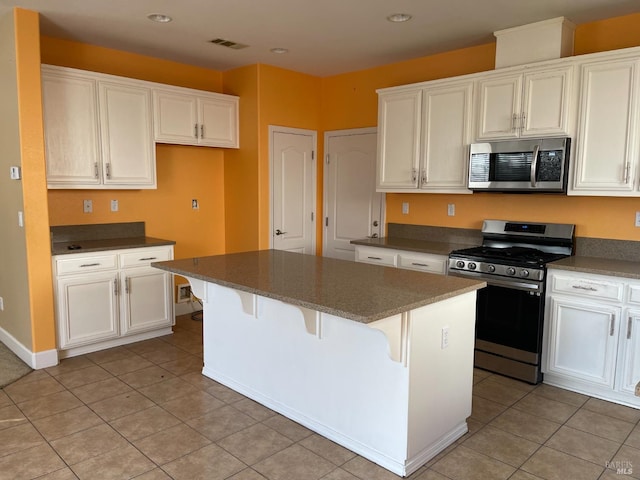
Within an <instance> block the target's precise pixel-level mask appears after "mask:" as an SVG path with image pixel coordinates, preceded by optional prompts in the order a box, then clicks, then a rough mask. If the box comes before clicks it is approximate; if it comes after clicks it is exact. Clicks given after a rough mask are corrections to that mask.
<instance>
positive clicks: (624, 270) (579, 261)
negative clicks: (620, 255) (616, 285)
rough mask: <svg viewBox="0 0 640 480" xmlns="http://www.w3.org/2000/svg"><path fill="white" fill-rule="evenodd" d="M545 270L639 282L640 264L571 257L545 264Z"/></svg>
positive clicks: (606, 259)
mask: <svg viewBox="0 0 640 480" xmlns="http://www.w3.org/2000/svg"><path fill="white" fill-rule="evenodd" d="M547 269H556V270H565V271H571V272H580V273H590V274H594V275H605V276H609V277H620V278H630V279H635V280H640V262H630V261H627V260H615V259H610V258H603V257H584V256H575V255H574V256H572V257H567V258H563V259H561V260H556V261H555V262H551V263H549V264H547Z"/></svg>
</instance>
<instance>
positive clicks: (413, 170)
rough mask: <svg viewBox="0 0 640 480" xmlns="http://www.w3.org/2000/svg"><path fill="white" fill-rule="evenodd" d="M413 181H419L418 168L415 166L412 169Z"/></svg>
mask: <svg viewBox="0 0 640 480" xmlns="http://www.w3.org/2000/svg"><path fill="white" fill-rule="evenodd" d="M411 181H412V182H417V181H418V170H416V169H415V168H412V169H411Z"/></svg>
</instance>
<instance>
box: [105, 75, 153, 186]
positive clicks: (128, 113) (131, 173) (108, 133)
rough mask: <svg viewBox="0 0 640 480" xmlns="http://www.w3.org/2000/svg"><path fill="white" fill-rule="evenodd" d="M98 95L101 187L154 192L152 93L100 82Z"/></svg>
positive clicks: (140, 88) (143, 89)
mask: <svg viewBox="0 0 640 480" xmlns="http://www.w3.org/2000/svg"><path fill="white" fill-rule="evenodd" d="M99 93H100V103H99V105H100V133H101V138H102V168H103V182H104V184H105V185H109V186H111V187H116V186H127V187H133V186H135V187H136V188H155V186H156V160H155V144H154V142H153V133H152V112H151V90H149V89H148V88H144V87H138V86H132V85H126V84H115V83H108V82H100V83H99Z"/></svg>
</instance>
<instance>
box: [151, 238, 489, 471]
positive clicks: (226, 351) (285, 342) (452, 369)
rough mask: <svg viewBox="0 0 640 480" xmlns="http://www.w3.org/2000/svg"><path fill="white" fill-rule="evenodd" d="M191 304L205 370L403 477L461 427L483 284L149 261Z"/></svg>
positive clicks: (307, 264)
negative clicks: (197, 316) (182, 283)
mask: <svg viewBox="0 0 640 480" xmlns="http://www.w3.org/2000/svg"><path fill="white" fill-rule="evenodd" d="M153 266H155V267H157V268H160V269H163V270H167V271H170V272H172V273H175V274H178V275H181V276H184V277H185V278H187V279H188V280H189V282H190V284H191V287H192V290H193V293H194V295H196V296H197V297H198V298H200V299H201V300H202V302H203V310H204V314H203V322H204V325H203V343H204V355H203V356H204V368H203V372H202V373H203V374H204V375H205V376H207V377H210V378H212V379H214V380H216V381H218V382H220V383H222V384H224V385H226V386H228V387H230V388H232V389H234V390H236V391H238V392H240V393H242V394H243V395H245V396H247V397H249V398H251V399H253V400H255V401H257V402H259V403H261V404H263V405H265V406H266V407H269V408H271V409H272V410H274V411H277V412H279V413H281V414H282V415H284V416H286V417H288V418H290V419H292V420H294V421H296V422H298V423H300V424H302V425H304V426H306V427H307V428H309V429H311V430H313V431H315V432H317V433H319V434H321V435H323V436H324V437H326V438H329V439H331V440H333V441H334V442H336V443H338V444H340V445H342V446H344V447H346V448H348V449H350V450H352V451H353V452H356V453H358V454H360V455H362V456H363V457H365V458H367V459H369V460H371V461H373V462H375V463H377V464H379V465H380V466H382V467H384V468H386V469H388V470H390V471H392V472H394V473H396V474H398V475H401V476H407V475H410V474H411V473H412V472H414V471H416V470H417V469H418V468H420V467H421V466H422V465H423V464H424V463H426V462H427V461H429V460H430V459H431V458H433V457H434V456H435V455H437V454H438V453H439V452H440V451H442V450H443V449H444V448H446V447H447V446H448V445H450V444H451V443H453V442H454V441H455V440H457V439H458V438H460V437H461V436H462V435H464V433H466V431H467V424H466V419H467V417H469V415H470V414H471V389H472V384H473V348H474V326H475V312H476V310H475V309H476V291H477V289H479V288H482V287H484V286H485V283H484V282H481V281H476V280H469V279H462V278H456V277H447V276H438V275H431V274H427V273H421V272H414V271H409V270H401V269H396V268H391V267H380V266H375V265H368V264H362V263H355V262H349V261H344V260H335V259H330V258H324V257H317V256H313V255H304V254H299V253H292V252H286V251H279V250H263V251H255V252H246V253H237V254H228V255H217V256H211V257H201V258H191V259H183V260H174V261H169V262H159V263H155V264H153Z"/></svg>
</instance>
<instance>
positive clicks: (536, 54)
mask: <svg viewBox="0 0 640 480" xmlns="http://www.w3.org/2000/svg"><path fill="white" fill-rule="evenodd" d="M575 29H576V26H575V25H574V24H573V23H571V22H570V21H569V20H567V19H566V18H564V17H558V18H552V19H551V20H545V21H543V22H536V23H530V24H528V25H523V26H521V27H514V28H507V29H506V30H499V31H497V32H493V34H494V35H495V37H496V68H502V67H510V66H513V65H523V64H525V63H534V62H541V61H543V60H552V59H556V58H562V57H569V56H571V55H573V32H574V30H575Z"/></svg>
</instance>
